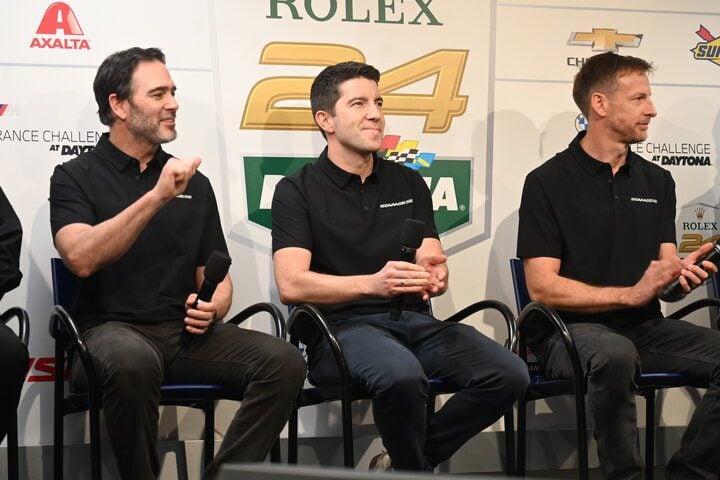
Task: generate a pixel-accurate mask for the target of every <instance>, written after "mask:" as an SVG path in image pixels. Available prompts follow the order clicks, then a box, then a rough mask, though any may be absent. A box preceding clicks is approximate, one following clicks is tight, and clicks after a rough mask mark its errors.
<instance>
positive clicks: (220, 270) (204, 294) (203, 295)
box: [180, 250, 232, 348]
mask: <svg viewBox="0 0 720 480" xmlns="http://www.w3.org/2000/svg"><path fill="white" fill-rule="evenodd" d="M231 262H232V261H231V260H230V257H229V256H228V255H227V254H226V253H224V252H221V251H219V250H213V252H212V253H211V254H210V257H208V260H207V262H205V278H204V279H203V283H202V285H201V286H200V291H198V294H197V299H196V300H195V303H194V304H193V308H194V309H197V307H198V304H199V303H200V302H209V301H210V300H212V296H213V294H214V293H215V289H216V288H217V286H218V284H219V283H220V282H222V281H223V280H224V279H225V276H226V275H227V273H228V270H230V263H231ZM193 336H194V335H191V334H190V333H188V331H187V330H185V329H184V328H183V331H182V336H181V338H180V345H181V347H183V348H185V347H187V346H188V344H189V343H190V341H191V340H192V338H193Z"/></svg>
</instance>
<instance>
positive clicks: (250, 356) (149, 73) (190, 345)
mask: <svg viewBox="0 0 720 480" xmlns="http://www.w3.org/2000/svg"><path fill="white" fill-rule="evenodd" d="M94 90H95V98H96V101H97V103H98V107H99V115H100V120H101V121H102V123H103V124H105V125H108V126H109V130H110V131H109V133H105V134H103V135H102V137H101V138H100V141H99V142H98V143H97V145H96V146H95V150H94V151H93V152H90V153H86V154H83V155H81V156H80V157H78V158H76V159H74V160H71V161H70V162H67V163H65V164H63V165H60V166H58V167H57V168H56V169H55V172H54V174H53V176H52V180H51V186H50V220H51V226H52V232H53V236H54V241H55V246H56V248H57V250H58V252H59V253H60V256H61V257H62V259H63V261H64V262H65V264H66V265H67V266H68V267H69V268H70V269H71V270H72V271H73V272H74V273H75V274H76V275H77V276H78V277H81V278H82V282H81V287H80V293H79V297H78V299H77V301H76V303H75V305H74V308H73V315H74V316H75V318H76V319H77V320H78V322H79V324H80V328H81V330H82V336H83V338H84V340H85V342H86V344H87V347H88V350H89V351H90V355H91V356H92V358H93V360H94V363H95V367H96V372H97V375H98V377H99V379H98V380H99V384H100V385H102V388H103V412H104V415H105V420H106V425H107V430H108V434H109V437H110V441H111V444H112V447H113V451H114V453H115V458H116V460H117V464H118V468H119V470H120V474H121V476H122V478H123V479H133V480H139V479H152V478H156V477H157V475H158V473H159V470H160V466H159V462H158V455H157V450H156V446H155V444H156V441H157V432H158V426H157V422H158V405H159V400H160V386H161V384H162V383H164V382H165V383H209V384H219V385H223V386H227V387H234V388H239V389H244V390H245V396H244V401H243V402H242V405H241V407H240V409H239V411H238V413H237V415H236V416H235V418H234V420H233V422H232V423H231V425H230V427H229V428H228V431H227V433H226V435H225V439H224V441H223V443H222V445H221V446H220V451H219V452H218V454H217V456H216V457H215V460H214V461H213V462H212V464H211V465H210V466H209V467H208V470H207V471H206V472H205V477H206V478H212V477H213V476H214V475H215V474H216V472H217V470H218V466H219V465H220V464H221V463H223V462H227V461H233V462H242V461H251V462H259V461H262V460H263V459H264V458H265V456H266V455H267V453H268V452H269V450H270V447H271V446H272V444H273V443H274V441H275V440H276V438H277V436H278V434H279V433H280V431H281V430H282V428H283V426H284V424H285V423H286V421H287V418H288V417H289V415H290V413H291V411H292V409H293V407H294V402H295V399H296V397H297V395H298V393H299V391H300V388H301V387H302V383H303V381H304V378H305V363H304V361H303V360H302V358H301V356H300V354H299V352H298V351H297V349H295V348H294V347H292V346H291V345H289V344H288V343H286V342H283V341H282V340H279V339H277V338H275V337H272V336H270V335H266V334H263V333H259V332H254V331H251V330H246V329H239V328H237V327H236V326H235V325H232V324H224V323H222V322H220V321H219V320H220V319H222V318H223V317H224V316H225V315H226V314H227V312H228V310H229V309H230V303H231V300H232V282H231V280H230V276H229V275H227V276H226V277H225V279H224V280H223V281H222V282H221V283H220V284H219V285H218V286H217V290H216V291H215V293H214V295H213V296H212V299H211V300H210V301H207V302H205V301H203V302H201V303H199V304H198V305H197V306H195V302H196V299H197V295H196V294H195V293H192V292H196V291H198V290H199V287H200V285H201V283H202V281H203V278H204V266H205V262H206V261H207V259H208V257H209V255H210V253H211V252H213V251H215V250H219V251H221V252H227V245H226V243H225V239H224V236H223V232H222V228H221V225H220V218H219V214H218V209H217V204H216V201H215V195H214V193H213V189H212V187H211V185H210V182H209V180H208V179H207V177H205V176H204V175H202V174H201V173H200V172H198V171H197V168H198V166H199V165H200V159H199V158H193V159H191V160H183V159H179V158H175V157H173V156H171V155H169V154H167V153H165V152H164V151H163V149H162V148H161V147H160V145H161V144H163V143H167V142H170V141H172V140H174V139H175V137H176V135H177V133H176V131H175V117H176V113H177V110H178V103H177V101H176V100H175V90H176V87H175V84H174V82H173V80H172V78H171V77H170V74H169V72H168V70H167V68H166V67H165V57H164V55H163V53H162V52H161V51H160V50H158V49H156V48H148V49H141V48H131V49H128V50H125V51H121V52H117V53H114V54H112V55H110V56H109V57H108V58H107V59H105V61H104V62H103V63H102V64H101V65H100V68H99V69H98V72H97V75H96V77H95V82H94ZM183 337H186V338H188V339H190V340H189V341H185V340H183ZM75 363H76V364H75V365H73V366H72V374H71V386H72V387H73V388H75V389H83V388H86V380H85V378H84V374H83V369H82V368H81V367H80V366H78V365H77V363H79V362H78V361H77V358H76V360H75Z"/></svg>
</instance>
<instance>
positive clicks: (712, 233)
mask: <svg viewBox="0 0 720 480" xmlns="http://www.w3.org/2000/svg"><path fill="white" fill-rule="evenodd" d="M718 223H720V222H718V207H717V206H715V205H709V204H707V203H700V202H698V203H694V204H691V205H687V206H685V207H683V208H682V209H681V210H680V215H679V216H678V227H679V228H678V231H679V232H678V233H680V241H679V242H678V253H692V252H694V251H695V250H697V249H698V248H699V247H700V245H702V244H704V243H707V242H715V241H718V240H720V235H719V234H718Z"/></svg>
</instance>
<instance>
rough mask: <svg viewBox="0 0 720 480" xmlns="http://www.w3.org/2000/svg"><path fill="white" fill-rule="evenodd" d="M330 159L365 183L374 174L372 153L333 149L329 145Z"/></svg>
mask: <svg viewBox="0 0 720 480" xmlns="http://www.w3.org/2000/svg"><path fill="white" fill-rule="evenodd" d="M328 158H329V159H330V161H331V162H333V163H334V164H335V165H337V166H338V167H340V168H342V169H343V170H345V171H346V172H349V173H353V174H355V175H357V176H359V177H360V180H361V181H362V182H363V183H364V182H365V179H366V178H367V177H368V176H369V175H370V173H372V169H373V154H372V153H360V152H353V151H349V150H347V149H340V148H332V144H328Z"/></svg>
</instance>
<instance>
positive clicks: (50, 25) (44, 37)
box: [30, 2, 90, 50]
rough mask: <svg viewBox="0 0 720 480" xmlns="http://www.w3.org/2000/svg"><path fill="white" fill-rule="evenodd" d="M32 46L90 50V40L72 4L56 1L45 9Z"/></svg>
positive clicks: (31, 43)
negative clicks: (86, 36)
mask: <svg viewBox="0 0 720 480" xmlns="http://www.w3.org/2000/svg"><path fill="white" fill-rule="evenodd" d="M30 48H50V49H60V50H90V42H89V41H88V40H87V39H86V38H85V34H84V33H83V29H82V27H81V26H80V22H79V21H78V19H77V16H76V15H75V12H74V11H73V9H72V8H71V7H70V5H68V4H67V3H64V2H55V3H53V4H51V5H50V6H49V7H48V8H47V10H45V14H44V15H43V18H42V20H40V25H39V26H38V28H37V31H36V32H35V37H33V39H32V41H31V42H30Z"/></svg>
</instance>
